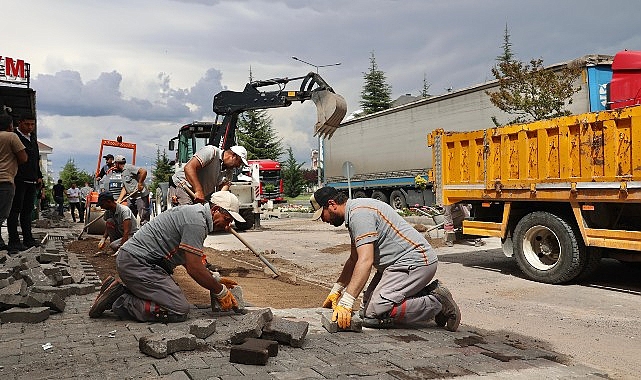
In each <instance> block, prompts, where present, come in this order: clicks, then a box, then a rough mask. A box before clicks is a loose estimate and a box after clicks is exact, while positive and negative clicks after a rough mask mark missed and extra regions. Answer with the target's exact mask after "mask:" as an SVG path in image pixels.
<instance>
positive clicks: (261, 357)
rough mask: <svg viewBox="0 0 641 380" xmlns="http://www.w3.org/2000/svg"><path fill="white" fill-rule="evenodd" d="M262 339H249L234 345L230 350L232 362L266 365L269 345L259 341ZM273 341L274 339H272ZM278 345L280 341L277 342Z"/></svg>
mask: <svg viewBox="0 0 641 380" xmlns="http://www.w3.org/2000/svg"><path fill="white" fill-rule="evenodd" d="M258 341H260V339H252V338H250V339H248V340H246V341H245V343H243V344H240V345H237V346H232V348H231V351H230V352H229V361H230V362H231V363H239V364H250V365H265V364H267V360H268V359H269V356H270V355H269V347H268V346H269V345H268V344H263V343H258ZM265 342H269V341H265ZM272 342H273V341H272ZM276 345H278V343H276Z"/></svg>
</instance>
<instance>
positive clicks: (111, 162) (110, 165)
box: [98, 154, 114, 180]
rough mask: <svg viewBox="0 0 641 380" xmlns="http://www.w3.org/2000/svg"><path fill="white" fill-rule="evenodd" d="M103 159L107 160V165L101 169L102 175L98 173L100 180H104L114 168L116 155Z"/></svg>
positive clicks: (109, 155)
mask: <svg viewBox="0 0 641 380" xmlns="http://www.w3.org/2000/svg"><path fill="white" fill-rule="evenodd" d="M102 158H104V159H105V164H104V165H103V166H102V168H100V173H98V180H100V179H102V177H104V176H105V175H107V173H109V171H110V170H111V168H113V166H114V155H113V154H108V155H106V156H102Z"/></svg>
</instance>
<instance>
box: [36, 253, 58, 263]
mask: <svg viewBox="0 0 641 380" xmlns="http://www.w3.org/2000/svg"><path fill="white" fill-rule="evenodd" d="M36 259H37V260H38V262H39V263H40V264H49V263H57V262H60V261H61V260H62V256H61V255H59V254H57V253H49V252H43V253H40V254H39V255H38V256H37V257H36Z"/></svg>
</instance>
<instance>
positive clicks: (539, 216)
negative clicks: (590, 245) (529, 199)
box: [513, 211, 587, 284]
mask: <svg viewBox="0 0 641 380" xmlns="http://www.w3.org/2000/svg"><path fill="white" fill-rule="evenodd" d="M577 236H579V234H578V233H576V232H575V230H574V229H573V228H572V226H571V225H570V224H568V223H567V222H566V221H565V220H563V219H562V218H560V217H558V216H556V215H554V214H551V213H548V212H543V211H536V212H533V213H530V214H528V215H526V216H524V217H523V218H522V219H521V220H520V221H519V222H518V224H517V225H516V228H515V229H514V239H513V244H514V256H515V257H516V262H517V263H518V265H519V268H521V270H522V271H523V273H525V275H526V276H527V277H528V278H530V279H532V280H535V281H539V282H545V283H549V284H560V283H564V282H568V281H571V280H573V279H574V278H576V277H577V276H578V275H579V274H580V273H581V271H582V270H583V269H584V268H585V267H586V260H587V253H586V250H585V247H584V245H583V242H582V241H581V240H579V239H577Z"/></svg>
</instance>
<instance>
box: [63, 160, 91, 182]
mask: <svg viewBox="0 0 641 380" xmlns="http://www.w3.org/2000/svg"><path fill="white" fill-rule="evenodd" d="M60 179H61V180H62V184H63V185H64V187H65V189H68V188H70V187H71V184H72V183H75V184H76V185H77V186H78V187H82V186H83V185H84V184H85V182H89V183H93V177H92V176H91V175H90V174H89V173H87V172H86V171H84V170H78V167H77V166H76V163H75V162H74V160H73V159H72V158H70V159H68V160H67V163H66V164H65V166H64V167H63V168H62V171H61V172H60Z"/></svg>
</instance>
